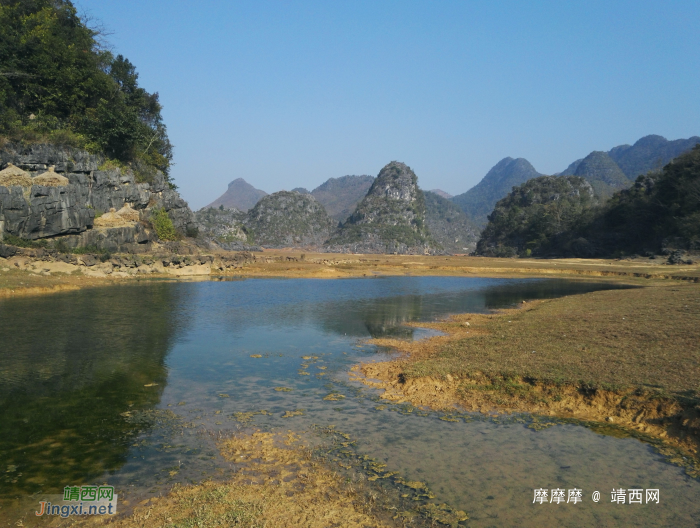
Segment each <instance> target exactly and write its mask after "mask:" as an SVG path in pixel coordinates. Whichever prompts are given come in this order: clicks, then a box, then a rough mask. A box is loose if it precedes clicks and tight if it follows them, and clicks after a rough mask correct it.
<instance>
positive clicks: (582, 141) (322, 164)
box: [76, 0, 700, 209]
mask: <svg viewBox="0 0 700 528" xmlns="http://www.w3.org/2000/svg"><path fill="white" fill-rule="evenodd" d="M76 5H77V6H78V8H79V9H81V10H82V11H84V12H87V13H89V14H91V15H92V16H93V17H95V18H96V19H99V20H101V21H102V23H103V24H104V25H105V26H106V28H107V29H108V30H109V31H111V32H112V34H111V35H110V36H109V37H108V40H109V42H110V43H111V45H112V47H113V50H114V52H115V53H122V54H124V55H125V56H126V57H128V58H129V59H130V60H131V61H132V62H133V63H134V64H135V65H136V67H137V70H138V71H139V73H140V83H141V85H142V86H143V87H144V88H146V89H147V90H149V91H157V92H159V93H160V98H161V102H162V104H163V106H164V112H163V115H164V118H165V122H166V124H167V126H168V131H169V135H170V138H171V140H172V142H173V144H174V145H175V160H174V161H175V166H174V167H173V169H172V174H173V176H174V178H175V181H176V183H177V184H178V185H179V186H180V190H181V192H182V194H183V196H184V198H185V199H186V200H188V201H189V202H190V205H191V206H192V207H193V208H195V209H196V208H200V207H202V206H204V205H206V204H207V203H209V202H210V201H212V200H214V199H215V198H216V197H218V196H219V195H220V194H222V193H223V192H224V191H225V190H226V186H227V184H228V182H230V181H232V180H233V179H235V178H239V177H240V178H244V179H246V180H247V181H248V182H250V183H252V184H253V185H255V186H256V187H258V188H260V189H263V190H265V191H267V192H275V191H278V190H281V189H287V190H289V189H292V188H294V187H298V186H301V187H306V188H308V189H310V190H311V189H313V188H314V187H316V186H318V185H319V184H321V183H323V182H324V181H325V180H327V179H328V178H330V177H338V176H342V175H345V174H372V175H376V174H377V173H378V172H379V170H380V169H381V168H382V167H383V166H384V165H385V164H386V163H388V162H390V161H392V160H399V161H403V162H405V163H407V164H408V165H409V166H411V167H412V168H413V169H414V171H415V172H416V174H417V175H418V178H419V183H420V185H421V187H422V188H424V189H432V188H441V189H443V190H445V191H448V192H450V193H452V194H458V193H462V192H464V191H466V190H467V189H469V188H470V187H472V186H473V185H475V184H476V183H477V182H478V181H479V180H480V179H481V178H482V177H483V176H484V175H485V174H486V172H487V171H488V170H489V169H490V168H491V167H492V166H493V165H495V164H496V163H497V162H498V161H499V160H500V159H502V158H503V157H505V156H511V157H514V158H516V157H524V158H527V159H528V160H529V161H530V162H531V163H532V164H533V165H534V166H535V168H536V169H537V170H538V171H540V172H543V173H549V174H551V173H554V172H558V171H561V170H563V169H564V168H566V166H567V165H568V164H569V163H570V162H572V161H574V160H575V159H577V158H581V157H583V156H585V155H587V154H588V153H589V152H591V151H592V150H609V149H610V148H612V147H613V146H616V145H619V144H623V143H633V142H634V141H636V140H637V139H639V138H640V137H642V136H645V135H647V134H660V135H663V136H665V137H666V138H668V139H678V138H681V137H684V138H685V137H690V136H693V135H700V31H698V28H699V24H700V22H699V21H700V2H698V1H697V0H687V1H684V0H674V1H656V2H650V1H640V0H637V1H609V0H608V1H600V2H596V1H590V0H588V1H581V2H573V1H563V2H562V1H561V0H558V1H551V2H534V1H533V2H523V1H511V2H507V1H485V0H484V1H471V2H470V1H462V2H448V1H435V0H426V1H409V0H401V1H382V0H369V1H357V0H348V1H345V2H340V1H335V0H328V1H325V0H324V1H306V2H302V1H290V0H286V1H264V0H250V1H245V2H244V1H240V2H239V1H223V0H222V1H214V0H210V1H205V0H202V1H198V2H193V1H191V0H147V1H143V0H139V1H136V0H77V1H76Z"/></svg>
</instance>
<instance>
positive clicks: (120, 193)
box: [0, 145, 196, 251]
mask: <svg viewBox="0 0 700 528" xmlns="http://www.w3.org/2000/svg"><path fill="white" fill-rule="evenodd" d="M0 160H1V161H2V165H1V166H0V167H1V168H4V167H5V166H6V165H7V164H8V163H12V164H14V165H16V166H17V167H19V168H21V169H23V170H25V171H27V172H28V173H29V174H30V175H31V176H34V177H36V175H37V174H38V173H41V172H44V171H45V170H46V169H47V168H48V167H50V166H54V167H55V171H56V172H57V173H61V175H62V176H64V177H65V178H67V183H65V184H61V185H57V186H46V185H37V184H35V181H34V180H32V181H31V183H32V185H31V186H28V185H27V186H25V187H22V186H19V185H10V186H0V224H1V225H2V229H0V233H9V234H11V235H14V236H17V237H20V238H24V239H40V238H48V237H56V236H66V238H65V242H66V244H68V245H69V246H73V247H76V246H96V247H98V248H103V249H108V250H110V251H144V250H145V249H147V246H148V244H149V243H150V242H151V241H153V240H155V239H156V236H155V234H154V233H153V232H152V231H151V230H150V229H148V227H147V226H148V219H149V216H150V212H151V211H152V210H153V209H154V208H164V209H165V210H166V211H167V212H168V214H169V216H170V218H171V220H172V221H173V225H174V226H175V228H176V229H177V230H178V231H179V232H181V233H182V234H183V235H185V234H187V233H188V232H192V230H193V229H195V228H196V224H195V220H194V215H193V213H192V211H191V210H190V209H189V207H188V206H187V203H186V202H185V201H184V200H183V199H182V198H181V197H180V195H179V194H178V193H177V192H176V191H175V190H173V189H171V188H170V187H169V186H168V185H167V184H166V183H165V181H164V178H163V175H162V174H157V175H156V176H155V178H154V180H153V182H152V183H150V184H149V183H136V181H135V178H134V175H133V173H131V172H130V171H129V172H122V171H121V170H119V169H114V170H99V166H100V164H101V163H102V162H103V161H104V160H103V158H102V157H101V156H95V155H92V154H89V153H87V152H84V151H80V150H76V149H70V148H59V147H55V146H51V145H32V146H28V147H19V146H15V145H9V146H5V147H4V148H3V149H2V150H0ZM36 181H39V182H41V178H38V179H36ZM125 204H130V205H131V207H132V208H133V209H134V210H135V211H137V212H138V214H139V218H140V220H141V222H134V221H132V222H130V225H123V226H120V227H118V228H109V227H96V226H95V221H94V220H95V217H96V216H99V215H101V214H103V213H107V212H109V211H110V209H115V210H119V209H121V208H122V207H124V205H125Z"/></svg>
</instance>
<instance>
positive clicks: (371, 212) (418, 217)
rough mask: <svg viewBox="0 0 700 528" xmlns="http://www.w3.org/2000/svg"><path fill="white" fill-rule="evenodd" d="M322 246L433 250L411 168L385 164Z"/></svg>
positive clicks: (356, 249) (411, 251)
mask: <svg viewBox="0 0 700 528" xmlns="http://www.w3.org/2000/svg"><path fill="white" fill-rule="evenodd" d="M326 247H327V250H328V251H342V252H352V253H405V254H422V253H430V252H432V251H434V250H435V243H434V241H433V240H432V239H431V237H430V235H429V233H428V229H427V227H426V222H425V197H424V195H423V191H421V190H420V189H419V188H418V178H417V177H416V174H415V173H414V172H413V171H412V170H411V168H410V167H408V166H407V165H405V164H404V163H400V162H397V161H392V162H391V163H389V164H388V165H386V166H385V167H384V168H383V169H382V170H381V171H380V172H379V175H378V176H377V178H376V179H375V180H374V182H373V183H372V186H371V187H370V189H369V191H368V192H367V196H365V197H364V198H363V199H362V201H361V202H360V203H359V204H358V206H357V208H356V209H355V212H354V213H353V214H352V215H351V216H350V218H348V220H347V221H346V222H345V223H344V224H343V225H342V226H341V228H340V230H339V231H338V233H337V234H336V235H335V236H333V237H332V238H331V239H330V240H329V241H328V243H327V246H326Z"/></svg>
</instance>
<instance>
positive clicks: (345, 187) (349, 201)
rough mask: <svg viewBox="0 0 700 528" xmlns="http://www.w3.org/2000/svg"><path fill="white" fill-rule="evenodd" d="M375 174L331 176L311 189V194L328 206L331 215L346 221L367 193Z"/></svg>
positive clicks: (338, 219)
mask: <svg viewBox="0 0 700 528" xmlns="http://www.w3.org/2000/svg"><path fill="white" fill-rule="evenodd" d="M373 182H374V176H367V175H362V176H341V177H340V178H329V179H328V180H326V181H325V182H324V183H322V184H321V185H319V186H318V187H316V188H315V189H314V190H313V191H311V195H312V196H313V197H314V198H316V200H318V202H319V203H320V204H321V205H323V207H325V208H326V211H327V212H328V214H329V216H330V217H331V218H333V219H334V220H336V221H338V222H345V221H346V220H347V219H348V217H349V216H350V215H351V214H352V213H353V212H354V211H355V207H357V204H358V203H360V200H362V199H363V198H364V197H365V196H366V195H367V191H369V188H370V187H371V186H372V183H373Z"/></svg>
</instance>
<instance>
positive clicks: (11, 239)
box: [3, 233, 48, 249]
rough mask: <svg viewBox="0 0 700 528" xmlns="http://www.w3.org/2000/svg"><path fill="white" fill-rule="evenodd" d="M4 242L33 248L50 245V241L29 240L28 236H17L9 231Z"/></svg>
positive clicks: (9, 244)
mask: <svg viewBox="0 0 700 528" xmlns="http://www.w3.org/2000/svg"><path fill="white" fill-rule="evenodd" d="M3 243H4V244H7V245H8V246H15V247H21V248H31V249H38V248H46V247H47V246H48V242H46V240H28V239H26V238H20V237H16V236H14V235H10V234H7V233H5V236H4V238H3Z"/></svg>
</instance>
